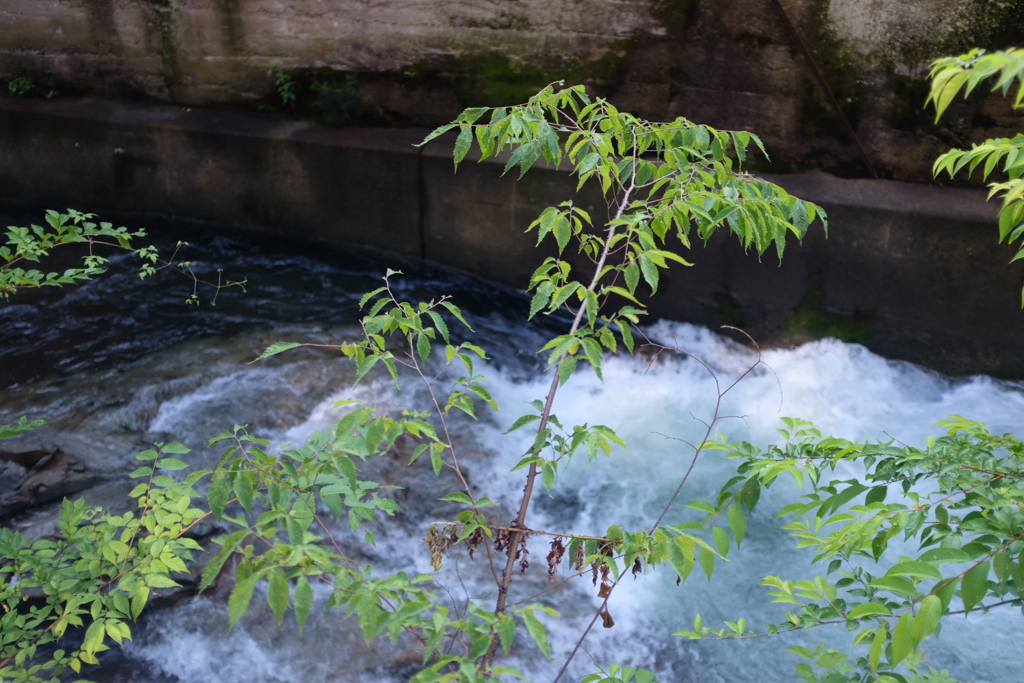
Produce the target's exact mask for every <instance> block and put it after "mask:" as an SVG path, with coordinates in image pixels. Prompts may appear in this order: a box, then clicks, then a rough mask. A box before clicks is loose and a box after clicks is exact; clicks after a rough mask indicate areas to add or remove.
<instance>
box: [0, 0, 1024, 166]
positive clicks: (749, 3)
mask: <svg viewBox="0 0 1024 683" xmlns="http://www.w3.org/2000/svg"><path fill="white" fill-rule="evenodd" d="M782 5H783V7H784V8H785V12H786V13H787V14H788V15H789V17H790V18H791V19H792V21H793V23H794V24H795V26H796V28H797V30H798V31H799V33H800V34H801V35H802V36H803V37H804V39H805V40H806V42H807V43H809V45H810V47H811V50H812V52H813V53H814V54H815V59H816V60H817V62H818V63H819V65H820V66H821V69H822V70H823V72H824V74H825V77H826V79H827V80H828V82H829V83H830V85H831V87H832V89H833V90H834V91H835V94H836V96H837V97H838V99H839V101H840V102H841V103H842V106H843V108H844V109H845V110H846V114H847V116H848V117H849V118H850V120H851V122H852V124H853V126H854V127H855V128H856V130H857V132H858V135H859V137H860V138H861V139H862V140H863V143H864V146H865V148H866V150H867V154H868V156H869V158H870V159H871V162H872V164H873V165H874V166H875V167H876V168H877V170H878V172H879V173H880V175H881V176H882V177H886V178H892V179H903V180H917V181H924V180H928V179H929V177H930V168H931V162H932V160H933V159H934V158H935V156H936V155H937V154H939V153H941V152H943V151H945V150H946V149H948V148H949V147H950V146H960V145H964V144H969V143H970V142H972V141H981V140H984V139H987V138H990V137H1000V136H1005V135H1007V134H1012V133H1013V132H1014V131H1015V129H1016V128H1017V127H1019V121H1020V118H1019V116H1015V115H1014V114H1013V112H1012V110H1011V109H1010V107H1009V105H1008V104H1007V103H1006V102H1005V101H1003V100H1002V99H1001V98H999V97H998V96H986V93H984V92H982V90H983V89H979V92H978V94H977V95H976V96H975V97H973V98H972V99H971V100H970V101H968V102H959V101H958V102H957V103H956V104H955V105H954V106H953V107H952V108H951V110H950V112H949V113H948V115H947V116H946V117H945V118H944V121H943V122H942V123H941V124H940V125H935V124H934V123H933V122H932V121H931V114H930V113H927V112H925V111H924V99H925V94H926V92H927V88H926V86H925V83H924V78H925V76H926V74H927V71H928V64H929V63H930V62H931V60H933V59H935V58H936V57H939V56H942V55H944V54H950V53H957V52H959V51H962V50H964V49H965V48H967V47H970V46H974V45H977V46H982V47H988V48H1004V47H1007V46H1008V45H1010V44H1011V43H1013V42H1014V41H1017V42H1019V41H1020V40H1021V37H1022V36H1024V0H998V1H996V0H872V2H866V1H864V0H782ZM357 70H358V71H359V72H360V73H361V75H360V77H359V79H358V82H357V83H355V85H354V86H353V88H354V97H355V102H359V107H362V108H365V111H366V112H370V114H372V115H373V116H377V117H379V118H380V119H381V120H390V121H398V122H404V123H406V124H410V123H411V124H416V125H436V124H437V123H439V122H444V121H447V120H449V119H451V118H452V117H454V116H455V115H456V114H457V113H458V112H459V111H460V110H461V109H462V108H463V107H465V106H479V105H481V104H489V105H490V104H509V103H510V102H509V101H508V100H515V101H520V98H523V97H525V96H526V95H527V94H529V93H530V92H534V91H536V89H538V88H540V87H541V86H543V85H545V84H547V83H548V82H550V81H552V80H556V79H559V78H565V79H568V80H571V81H577V82H585V83H587V84H588V85H589V86H591V87H592V89H594V90H595V92H597V93H599V94H605V95H608V96H609V97H611V98H612V100H613V101H614V102H615V103H616V105H617V106H619V107H620V108H621V109H624V110H628V111H634V112H636V113H638V114H640V115H642V116H645V117H647V118H649V119H652V120H665V119H671V118H674V117H675V116H679V115H684V116H687V117H689V118H691V119H694V120H697V121H700V122H702V123H708V124H710V125H713V126H716V127H719V128H728V129H744V130H751V131H753V132H755V133H757V134H758V135H760V136H761V137H762V138H763V139H764V141H765V142H766V144H767V146H768V148H769V149H770V150H771V152H772V156H773V161H772V164H766V165H764V169H765V170H771V169H775V170H787V171H792V170H795V169H807V168H819V169H829V170H831V171H833V172H836V173H839V174H842V175H854V176H864V175H865V174H866V173H867V170H866V168H865V167H864V165H863V163H862V162H861V161H860V158H859V155H858V154H857V152H856V149H855V147H854V146H853V145H852V144H851V141H850V140H849V138H848V137H847V135H846V133H845V132H844V131H843V129H842V127H841V126H840V125H839V123H838V121H837V119H836V117H835V114H834V113H833V112H832V111H831V110H830V108H829V105H828V104H827V102H826V100H825V97H824V95H823V94H822V92H821V90H820V88H819V87H818V85H817V84H816V82H815V81H814V79H813V77H812V75H811V71H810V70H809V68H808V65H807V64H806V62H805V60H804V58H803V56H802V55H801V53H800V52H799V50H798V49H797V43H796V41H795V39H794V37H793V35H791V33H790V32H789V31H788V30H787V28H786V25H785V23H784V22H783V20H782V18H781V16H780V14H779V12H778V10H777V8H776V6H775V3H774V2H773V0H586V1H584V0H462V1H461V2H458V3H452V2H447V1H445V0H415V1H413V2H407V3H394V2H387V1H385V0H291V1H289V2H280V1H279V0H244V1H243V0H5V1H4V2H3V3H2V4H0V81H3V79H11V78H16V77H19V76H28V77H31V78H32V79H33V81H34V83H35V87H34V88H32V89H31V91H30V93H29V94H30V95H33V96H44V95H46V94H48V93H50V92H57V93H61V92H77V93H94V94H106V95H119V96H124V95H132V96H138V95H141V96H144V97H146V98H155V99H158V100H163V101H171V102H177V103H182V104H187V105H192V104H210V103H233V104H236V105H238V104H241V103H248V104H247V106H251V105H252V104H253V103H254V101H256V100H261V103H262V106H271V107H277V108H279V109H280V110H281V111H287V112H289V113H295V112H300V113H305V114H308V115H310V116H324V117H329V116H332V115H333V116H336V117H337V116H340V117H345V116H349V115H351V114H352V112H346V111H341V112H337V111H334V112H333V113H332V111H331V107H336V106H341V108H342V109H343V110H344V109H345V107H349V106H351V105H352V102H349V101H348V100H346V99H345V98H348V97H351V96H353V93H350V92H348V91H346V90H345V87H347V85H342V86H339V87H340V88H341V91H342V96H341V104H340V105H339V104H338V99H337V98H336V99H335V100H334V104H331V102H330V101H328V100H329V98H328V99H324V98H325V97H326V96H323V95H318V94H317V92H315V91H314V90H313V88H312V86H313V85H314V84H315V83H316V82H318V81H319V82H320V84H321V85H322V84H323V83H327V82H330V81H331V79H332V78H333V76H331V74H332V73H353V72H355V71H357ZM279 72H286V73H287V74H289V77H290V78H292V79H293V81H292V85H293V91H294V94H295V95H296V96H297V100H296V101H295V102H292V103H290V104H288V103H284V102H282V101H281V100H280V98H279V97H278V95H277V94H276V90H275V75H276V74H277V73H279ZM0 85H2V83H0Z"/></svg>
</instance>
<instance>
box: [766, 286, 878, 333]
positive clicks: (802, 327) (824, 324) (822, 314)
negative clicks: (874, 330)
mask: <svg viewBox="0 0 1024 683" xmlns="http://www.w3.org/2000/svg"><path fill="white" fill-rule="evenodd" d="M871 323H872V318H871V317H870V316H868V315H864V314H861V313H857V314H854V315H840V314H838V313H830V312H828V311H826V310H825V308H824V293H823V291H822V288H821V286H820V285H811V286H810V287H808V288H807V293H806V294H805V295H804V300H803V301H802V302H801V303H800V305H799V306H797V308H796V309H795V310H794V311H793V315H792V316H791V317H790V318H789V319H788V320H787V321H786V322H785V323H783V324H782V326H781V327H780V328H779V329H780V331H781V332H782V333H783V334H785V335H787V336H793V337H796V338H805V337H806V338H811V339H822V338H825V337H833V338H835V339H838V340H839V341H843V342H846V343H848V344H866V343H867V342H868V341H870V339H871V336H872V335H871Z"/></svg>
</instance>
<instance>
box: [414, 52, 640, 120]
mask: <svg viewBox="0 0 1024 683" xmlns="http://www.w3.org/2000/svg"><path fill="white" fill-rule="evenodd" d="M629 47H630V42H629V41H619V42H617V43H615V44H613V45H612V47H611V49H610V50H609V51H608V52H606V53H605V54H604V55H602V56H601V57H599V58H598V59H595V60H591V61H589V62H583V63H581V62H580V61H579V60H576V59H559V60H552V61H549V62H548V63H547V64H531V63H526V62H523V61H519V60H515V59H512V58H510V57H508V56H507V55H503V54H498V53H491V54H488V55H482V56H481V55H468V56H465V57H444V58H441V59H438V60H433V61H429V62H420V63H418V64H415V65H413V66H412V67H410V68H409V69H406V70H404V74H405V76H406V77H411V78H414V79H416V80H417V81H418V82H420V83H424V82H426V83H430V82H434V83H439V82H445V83H449V84H451V86H452V87H454V88H455V95H456V98H457V99H458V101H459V103H460V104H462V105H463V106H467V107H468V106H488V107H500V106H506V105H511V104H518V103H520V102H524V101H526V100H527V99H529V97H530V96H531V95H534V94H535V93H536V92H537V91H538V90H540V89H541V88H543V87H544V86H546V85H548V84H550V83H553V82H555V81H565V82H566V83H587V84H588V85H594V86H596V89H597V90H598V91H603V90H606V89H607V88H608V87H609V86H614V84H615V83H617V82H618V81H620V80H621V78H622V76H623V74H624V73H625V68H626V58H627V55H628V50H629Z"/></svg>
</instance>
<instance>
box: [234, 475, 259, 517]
mask: <svg viewBox="0 0 1024 683" xmlns="http://www.w3.org/2000/svg"><path fill="white" fill-rule="evenodd" d="M247 474H248V472H239V473H238V475H236V476H235V485H234V490H235V497H236V498H238V502H239V503H241V504H242V507H243V508H245V511H246V512H247V513H249V514H252V499H253V495H254V491H255V489H254V487H253V482H252V480H251V479H250V478H249V477H247V476H246V475H247Z"/></svg>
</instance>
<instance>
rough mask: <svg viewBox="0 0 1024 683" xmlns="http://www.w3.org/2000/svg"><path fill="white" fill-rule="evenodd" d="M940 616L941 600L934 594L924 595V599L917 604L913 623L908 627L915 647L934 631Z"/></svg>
mask: <svg viewBox="0 0 1024 683" xmlns="http://www.w3.org/2000/svg"><path fill="white" fill-rule="evenodd" d="M941 616H942V601H941V600H940V599H939V598H938V596H935V595H928V596H925V599H924V600H922V601H921V603H920V604H919V605H918V606H917V615H916V616H915V617H914V624H913V626H912V627H911V629H910V633H911V635H912V636H913V638H914V643H915V647H916V646H917V645H919V644H920V643H921V641H922V640H924V639H925V638H927V637H928V636H930V635H931V634H932V633H934V632H935V629H936V628H937V627H938V625H939V617H941Z"/></svg>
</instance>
